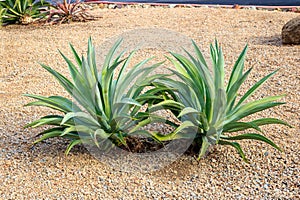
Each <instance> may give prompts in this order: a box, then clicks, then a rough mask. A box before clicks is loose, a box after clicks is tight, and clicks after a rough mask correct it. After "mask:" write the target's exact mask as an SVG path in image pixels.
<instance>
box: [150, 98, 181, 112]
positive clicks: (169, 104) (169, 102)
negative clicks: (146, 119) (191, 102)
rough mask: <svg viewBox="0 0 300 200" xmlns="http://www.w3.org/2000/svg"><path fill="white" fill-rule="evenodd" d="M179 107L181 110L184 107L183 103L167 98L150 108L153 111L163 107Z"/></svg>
mask: <svg viewBox="0 0 300 200" xmlns="http://www.w3.org/2000/svg"><path fill="white" fill-rule="evenodd" d="M163 108H164V109H171V110H172V109H178V110H181V109H182V108H183V105H182V104H181V103H179V102H176V101H174V100H165V101H163V102H160V103H158V104H155V105H153V106H151V107H150V108H149V110H150V111H151V112H155V111H157V110H161V109H163Z"/></svg>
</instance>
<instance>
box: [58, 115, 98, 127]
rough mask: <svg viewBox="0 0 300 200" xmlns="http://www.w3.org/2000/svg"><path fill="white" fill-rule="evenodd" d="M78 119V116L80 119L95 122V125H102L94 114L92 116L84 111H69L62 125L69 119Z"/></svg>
mask: <svg viewBox="0 0 300 200" xmlns="http://www.w3.org/2000/svg"><path fill="white" fill-rule="evenodd" d="M74 118H75V119H76V118H79V119H81V118H82V119H84V120H86V121H88V122H89V123H90V124H93V125H94V126H100V124H99V123H98V121H97V120H95V119H94V118H93V117H92V116H90V115H89V114H87V113H84V112H69V113H67V114H66V115H65V116H64V118H63V120H62V122H61V125H64V124H65V123H66V122H67V121H69V120H70V119H74Z"/></svg>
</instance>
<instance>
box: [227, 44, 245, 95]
mask: <svg viewBox="0 0 300 200" xmlns="http://www.w3.org/2000/svg"><path fill="white" fill-rule="evenodd" d="M247 50H248V45H246V46H245V48H244V49H243V51H242V53H241V54H240V56H239V58H238V59H237V61H236V62H235V64H234V66H233V68H232V71H231V75H230V78H229V82H228V85H227V89H226V92H227V93H228V92H229V90H230V89H231V87H232V86H233V85H234V84H235V82H236V81H237V80H239V79H241V77H242V74H243V70H244V63H245V57H246V53H247Z"/></svg>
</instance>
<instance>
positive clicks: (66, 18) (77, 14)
mask: <svg viewBox="0 0 300 200" xmlns="http://www.w3.org/2000/svg"><path fill="white" fill-rule="evenodd" d="M52 7H53V8H54V9H52V10H51V12H50V15H49V17H48V22H52V23H70V22H72V21H88V20H94V19H95V17H93V16H91V15H90V14H88V12H87V9H85V8H84V6H83V3H82V2H81V1H80V0H76V1H71V0H63V1H57V2H56V4H55V5H52Z"/></svg>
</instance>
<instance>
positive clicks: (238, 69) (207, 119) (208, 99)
mask: <svg viewBox="0 0 300 200" xmlns="http://www.w3.org/2000/svg"><path fill="white" fill-rule="evenodd" d="M193 46H194V49H195V54H196V56H193V55H191V53H189V52H187V51H186V54H187V57H186V56H184V55H180V54H176V53H171V54H172V56H173V57H171V58H169V60H170V61H171V62H172V63H173V64H174V66H175V68H176V70H172V69H170V70H171V71H172V72H173V73H174V74H175V75H177V76H178V77H179V79H180V81H176V80H174V79H170V78H168V77H163V78H162V79H160V80H159V81H156V84H158V86H167V87H169V88H170V90H173V91H176V93H177V96H178V97H177V100H176V101H173V102H172V101H171V100H168V101H169V104H170V105H172V104H173V106H170V109H172V110H175V111H176V112H177V113H178V112H180V113H179V114H178V117H179V118H180V117H182V121H184V122H183V123H182V125H181V126H179V127H178V129H183V128H187V127H189V128H190V131H188V132H185V133H184V132H181V133H178V134H177V132H176V133H175V134H174V133H172V134H169V135H156V137H157V138H158V139H160V140H162V141H163V140H170V139H175V138H189V137H194V136H193V134H191V133H193V132H195V133H196V135H195V139H194V143H195V144H196V145H197V146H198V147H200V148H198V149H199V151H200V152H199V157H198V158H199V159H200V158H201V157H203V156H204V155H205V154H206V153H207V151H208V148H209V146H211V145H215V144H220V145H230V146H232V147H234V148H236V149H237V151H238V153H239V154H240V156H241V157H242V158H243V160H244V161H247V159H246V157H245V154H244V152H243V150H242V148H241V146H240V144H239V143H238V142H237V141H238V140H244V139H250V140H251V139H252V140H260V141H263V142H266V143H268V144H270V145H272V146H273V147H274V148H276V149H278V150H279V151H281V149H280V148H279V147H278V146H277V145H276V144H274V143H273V142H272V141H271V140H270V139H268V138H266V137H265V136H263V135H262V134H259V133H257V132H262V130H261V129H260V126H262V125H267V124H283V125H286V126H290V125H288V124H287V123H286V122H284V121H282V120H279V119H276V118H260V119H256V120H253V121H249V122H246V119H245V118H246V117H247V116H249V115H252V114H254V113H257V112H260V111H262V110H266V109H269V108H272V107H274V106H279V105H281V104H283V103H282V102H276V101H277V100H279V99H280V98H281V97H283V95H280V96H269V97H264V98H262V99H259V100H254V101H249V97H251V96H252V95H253V93H254V92H255V91H257V89H258V88H259V87H260V86H261V85H262V84H263V83H264V82H265V81H266V80H267V79H269V78H270V77H271V76H273V75H274V74H275V73H276V72H277V70H276V71H274V72H272V73H270V74H268V75H267V76H265V77H264V78H262V79H261V80H259V81H258V82H257V83H255V84H254V85H253V86H252V87H251V88H250V89H249V90H248V91H247V92H246V93H245V94H243V95H242V96H241V97H240V98H239V89H240V87H241V86H242V84H243V83H244V82H245V80H246V79H247V77H248V75H249V73H250V72H251V70H252V68H250V69H249V70H247V71H246V72H243V71H244V62H245V55H246V51H247V46H246V47H245V48H244V50H243V51H242V53H241V54H240V56H239V58H238V60H237V61H236V63H235V65H234V67H233V69H232V72H231V75H230V78H229V81H228V84H225V78H224V77H225V72H224V57H223V53H222V49H221V47H220V46H219V45H218V42H217V41H215V44H214V45H213V44H211V46H210V55H211V60H212V65H213V67H212V70H211V71H212V72H211V71H210V69H209V67H208V65H207V62H206V60H205V59H204V56H203V54H202V53H201V51H200V50H199V47H198V46H197V45H196V44H195V42H193ZM178 103H179V104H178ZM161 104H164V103H163V102H161ZM180 105H181V106H180ZM241 120H242V121H241ZM247 129H254V130H256V131H257V132H256V133H252V132H251V133H241V134H235V135H234V134H232V133H233V132H238V131H244V130H247ZM191 130H192V131H191ZM228 133H230V134H228Z"/></svg>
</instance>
